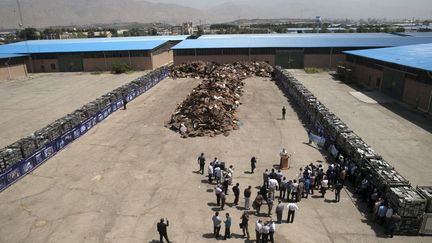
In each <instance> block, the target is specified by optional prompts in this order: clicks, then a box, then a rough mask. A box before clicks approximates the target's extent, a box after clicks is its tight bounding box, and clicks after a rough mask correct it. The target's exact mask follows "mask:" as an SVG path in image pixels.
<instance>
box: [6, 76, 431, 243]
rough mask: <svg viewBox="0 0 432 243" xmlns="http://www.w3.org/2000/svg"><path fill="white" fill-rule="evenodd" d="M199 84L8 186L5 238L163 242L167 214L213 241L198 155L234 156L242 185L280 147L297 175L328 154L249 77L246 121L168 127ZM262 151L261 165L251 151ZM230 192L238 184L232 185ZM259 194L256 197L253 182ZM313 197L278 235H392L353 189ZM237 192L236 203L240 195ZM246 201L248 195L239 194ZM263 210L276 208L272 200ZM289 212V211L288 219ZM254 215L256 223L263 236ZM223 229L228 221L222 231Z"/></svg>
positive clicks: (183, 87) (153, 98)
mask: <svg viewBox="0 0 432 243" xmlns="http://www.w3.org/2000/svg"><path fill="white" fill-rule="evenodd" d="M197 83H198V81H197V80H195V79H178V80H171V79H167V80H164V81H162V82H161V83H160V84H158V85H157V86H155V87H154V88H153V89H151V90H150V91H149V92H148V93H146V94H143V95H142V96H140V97H138V98H137V99H136V100H134V101H133V102H131V103H130V104H129V105H128V109H127V110H126V111H123V110H120V111H118V112H116V113H115V114H113V115H111V116H110V117H109V118H108V119H107V120H105V121H104V122H102V123H101V124H98V125H97V126H96V127H95V128H93V130H91V131H89V132H88V133H87V134H86V135H84V136H83V137H81V138H80V139H79V140H78V141H75V142H74V143H73V144H71V145H70V146H69V147H67V148H66V149H65V150H63V151H61V152H60V153H59V154H58V155H56V156H55V157H54V158H52V159H50V160H49V161H47V162H46V163H45V164H43V165H42V166H41V167H39V168H38V169H36V170H35V171H34V172H32V173H31V174H30V175H28V176H26V177H25V178H23V179H22V180H20V181H19V182H17V183H16V184H15V185H13V186H12V187H10V188H8V189H6V190H5V191H3V192H2V193H0V242H31V243H38V242H41V243H42V242H43V243H46V242H64V243H66V242H73V243H76V242H116V243H117V242H125V243H134V242H140V243H142V242H145V243H147V242H153V243H154V242H157V240H158V234H157V232H156V223H157V222H158V220H159V219H160V218H161V217H168V219H169V220H170V226H169V228H168V234H169V237H170V239H171V240H172V241H173V242H176V243H179V242H185V243H189V242H197V243H198V242H214V241H215V239H213V238H212V237H211V234H212V230H213V228H212V222H211V217H212V215H213V214H214V211H213V210H216V208H215V206H214V205H215V201H216V198H215V196H214V192H213V190H212V189H213V187H214V185H209V184H208V183H207V182H206V178H205V177H204V176H202V175H200V174H197V173H195V171H196V170H197V169H198V164H197V162H196V158H197V156H198V155H199V153H200V152H204V153H206V156H207V160H208V161H207V163H208V162H209V160H210V159H211V158H213V157H215V156H217V157H218V158H219V159H220V160H221V161H226V162H227V165H230V164H232V165H234V168H235V173H234V179H233V182H234V183H236V182H239V183H240V187H241V190H242V191H243V190H244V188H245V187H246V186H247V185H252V186H253V187H254V188H255V186H258V185H260V184H261V183H262V172H263V171H264V169H265V168H270V167H271V166H272V165H273V164H276V163H278V160H279V158H278V157H279V156H278V153H279V150H280V149H281V148H282V147H286V148H287V149H288V151H289V152H290V153H293V152H296V153H295V155H293V158H292V163H291V169H290V170H288V171H284V173H285V174H286V175H287V176H288V178H294V177H295V176H296V172H297V171H298V168H299V167H300V166H304V165H305V164H308V163H310V162H317V161H321V163H323V162H322V160H323V158H322V156H321V154H320V153H319V151H318V150H316V149H315V148H314V147H311V146H308V145H305V144H303V142H306V141H307V137H306V132H305V130H304V129H303V127H302V125H301V123H300V121H299V119H298V117H297V115H296V113H295V112H294V111H293V110H292V109H291V108H290V107H289V106H287V120H285V121H282V120H280V116H281V107H282V105H287V101H286V98H285V97H284V96H283V94H282V93H281V92H280V91H279V90H278V88H277V87H276V85H274V83H272V82H270V81H269V80H266V79H261V78H252V79H248V80H247V81H246V86H245V89H246V92H245V95H244V97H243V98H242V102H243V105H242V106H241V107H240V109H239V117H240V119H241V121H242V123H243V125H242V126H241V129H240V130H237V131H234V132H232V134H231V135H230V136H228V137H224V136H218V137H215V138H208V137H204V138H188V139H181V138H180V137H179V135H178V134H176V133H174V132H172V131H170V130H168V129H167V128H165V127H164V126H163V124H164V122H165V121H166V120H167V119H169V117H170V115H171V113H172V112H173V111H174V109H175V106H176V104H178V103H180V102H181V101H182V100H183V99H184V98H185V97H186V95H187V94H188V93H189V92H190V91H191V90H192V88H193V87H194V86H196V85H197ZM252 155H255V156H257V157H258V168H257V171H256V173H255V174H248V173H246V171H249V169H250V168H249V165H250V162H249V161H250V158H251V156H252ZM230 193H231V191H230ZM252 196H253V197H255V196H256V190H255V189H254V191H253V194H252ZM333 197H334V195H333V194H332V192H329V193H328V194H327V195H326V200H324V199H322V198H314V197H309V199H303V200H302V201H301V203H300V204H299V207H300V210H299V211H298V212H297V213H296V218H295V222H294V224H286V223H284V224H282V225H277V233H276V242H279V243H282V242H284V243H287V242H321V243H325V242H385V241H388V240H387V239H385V238H381V237H377V236H376V234H378V235H380V234H381V233H380V232H377V233H376V232H375V231H374V230H373V229H372V228H374V227H375V226H374V225H373V224H372V225H370V224H368V223H364V222H363V220H365V216H364V215H362V214H361V213H360V212H359V211H358V210H357V208H356V207H355V206H354V204H353V202H352V200H351V197H350V196H349V195H348V194H347V193H346V191H344V192H343V193H342V199H341V202H340V203H339V204H335V203H331V199H333ZM232 201H233V197H232V194H230V195H228V197H227V202H228V203H232ZM240 203H241V204H243V197H241V199H240ZM262 210H263V211H265V210H267V207H266V205H264V206H263V207H262ZM225 212H229V213H230V214H231V215H232V218H233V224H232V233H233V239H231V240H230V241H232V242H248V241H245V240H244V239H242V238H241V237H240V236H241V231H240V229H239V227H238V224H239V218H240V215H241V213H242V211H241V210H239V209H237V208H235V207H229V206H227V207H226V209H225V211H223V212H222V215H224V213H225ZM286 217H287V211H285V213H284V218H285V219H286ZM255 221H256V217H255V216H251V219H250V226H249V230H250V232H251V235H252V239H255V236H254V222H255ZM223 230H224V228H223V227H222V231H223ZM427 240H429V238H421V237H396V238H395V239H394V240H392V241H391V242H420V241H427Z"/></svg>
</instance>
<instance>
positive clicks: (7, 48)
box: [0, 35, 187, 73]
mask: <svg viewBox="0 0 432 243" xmlns="http://www.w3.org/2000/svg"><path fill="white" fill-rule="evenodd" d="M186 38H187V36H184V35H183V36H149V37H147V36H145V37H123V38H89V39H68V40H37V41H26V42H18V43H13V44H8V45H3V46H0V53H2V52H4V53H10V54H17V55H27V56H28V57H27V58H26V59H25V61H24V63H25V64H26V68H27V70H28V72H31V73H41V72H94V71H112V66H113V64H115V63H125V64H127V65H128V66H129V67H130V68H131V69H132V70H136V71H142V70H151V69H155V68H158V67H160V66H162V65H165V64H168V63H171V62H173V53H172V51H171V47H173V46H174V45H175V44H177V43H179V42H180V41H181V40H184V39H186Z"/></svg>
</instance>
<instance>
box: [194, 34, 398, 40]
mask: <svg viewBox="0 0 432 243" xmlns="http://www.w3.org/2000/svg"><path fill="white" fill-rule="evenodd" d="M278 37H281V38H287V37H289V38H295V37H307V38H310V37H314V38H316V37H321V38H383V37H385V38H390V37H398V36H397V35H393V34H388V33H306V34H304V33H301V34H289V33H287V34H228V35H223V34H220V35H202V36H200V37H199V38H198V39H226V38H278Z"/></svg>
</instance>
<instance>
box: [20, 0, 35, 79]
mask: <svg viewBox="0 0 432 243" xmlns="http://www.w3.org/2000/svg"><path fill="white" fill-rule="evenodd" d="M16 1H17V6H18V13H19V16H20V23H19V27H20V30H21V31H23V30H24V20H23V16H22V12H21V4H20V1H19V0H16ZM24 42H25V46H26V51H27V54H28V55H29V56H28V57H29V58H28V62H29V66H30V72H32V73H33V62H32V58H31V55H30V53H29V52H30V50H29V46H28V43H27V34H26V35H25V40H24Z"/></svg>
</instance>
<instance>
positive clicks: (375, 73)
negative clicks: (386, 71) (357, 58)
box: [351, 63, 383, 90]
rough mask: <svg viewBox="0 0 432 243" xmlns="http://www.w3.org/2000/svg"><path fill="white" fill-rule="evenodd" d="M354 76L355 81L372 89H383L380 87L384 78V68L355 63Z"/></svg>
mask: <svg viewBox="0 0 432 243" xmlns="http://www.w3.org/2000/svg"><path fill="white" fill-rule="evenodd" d="M351 64H352V63H351ZM354 77H355V79H356V80H355V81H356V82H357V83H359V84H362V85H364V86H366V87H368V88H371V89H376V90H381V89H380V88H381V84H382V80H383V71H382V70H378V69H374V68H371V67H366V66H364V65H360V64H355V65H354Z"/></svg>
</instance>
